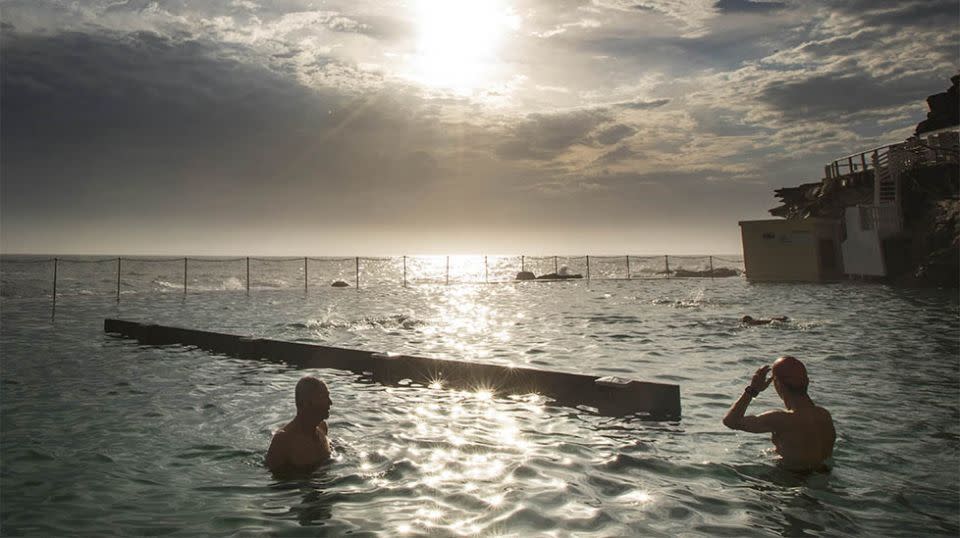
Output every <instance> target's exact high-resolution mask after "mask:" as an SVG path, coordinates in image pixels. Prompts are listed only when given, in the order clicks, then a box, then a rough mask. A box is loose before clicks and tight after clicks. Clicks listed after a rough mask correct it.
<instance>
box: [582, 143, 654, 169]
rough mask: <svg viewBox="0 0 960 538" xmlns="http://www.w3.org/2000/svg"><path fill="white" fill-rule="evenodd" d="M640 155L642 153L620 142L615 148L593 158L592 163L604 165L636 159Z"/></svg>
mask: <svg viewBox="0 0 960 538" xmlns="http://www.w3.org/2000/svg"><path fill="white" fill-rule="evenodd" d="M642 156H643V153H641V152H638V151H634V150H632V149H630V147H629V146H627V145H626V144H621V145H619V146H617V147H616V149H613V150H611V151H608V152H606V153H604V154H603V155H601V156H600V157H597V159H596V160H594V161H593V163H594V164H596V165H600V166H605V165H611V164H616V163H619V162H622V161H626V160H632V159H636V158H638V157H642Z"/></svg>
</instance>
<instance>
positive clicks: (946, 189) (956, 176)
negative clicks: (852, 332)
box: [770, 76, 960, 288]
mask: <svg viewBox="0 0 960 538" xmlns="http://www.w3.org/2000/svg"><path fill="white" fill-rule="evenodd" d="M950 80H951V82H952V83H953V85H952V86H951V87H950V89H948V90H947V91H946V92H943V93H938V94H935V95H931V96H930V97H928V98H927V104H928V106H929V107H930V112H929V113H928V114H927V119H926V120H924V121H922V122H920V124H919V125H917V129H916V133H917V134H918V135H920V136H923V135H924V134H925V133H929V132H931V131H935V130H938V129H943V128H945V127H951V126H956V125H958V124H960V112H958V106H960V97H958V82H960V76H954V77H952V78H951V79H950ZM917 147H918V148H922V147H923V145H922V144H921V145H919V146H917ZM958 149H960V148H958V147H957V145H956V142H954V143H953V144H952V147H949V148H946V149H941V151H940V156H941V158H940V159H939V162H935V163H930V162H922V163H917V164H915V165H913V166H911V167H910V168H909V169H908V170H906V171H905V172H904V173H903V175H901V177H900V187H901V204H902V205H901V207H902V212H903V223H904V233H903V234H902V235H901V236H900V237H896V238H893V239H891V240H888V241H887V242H885V248H886V250H887V252H888V260H890V256H894V257H896V258H897V259H895V260H891V261H893V262H895V263H889V262H888V270H889V271H890V272H891V275H890V277H889V279H888V280H889V281H890V282H891V283H894V284H899V285H905V286H939V287H953V288H956V287H960V170H958V165H957V153H958ZM944 156H946V160H947V162H943V161H944V158H943V157H944ZM873 189H874V177H873V170H872V169H871V170H866V171H859V172H854V173H852V174H847V175H845V176H842V177H839V178H825V179H823V180H821V181H819V182H817V183H806V184H803V185H799V186H797V187H785V188H782V189H777V190H776V191H774V192H775V194H776V196H777V198H779V199H780V200H781V202H782V205H780V206H779V207H776V208H774V209H771V210H770V213H771V214H772V215H774V216H777V217H783V218H788V219H805V218H809V217H826V218H838V219H839V218H842V217H843V212H844V208H846V207H850V206H856V205H858V204H872V203H873Z"/></svg>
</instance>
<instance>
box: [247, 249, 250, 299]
mask: <svg viewBox="0 0 960 538" xmlns="http://www.w3.org/2000/svg"><path fill="white" fill-rule="evenodd" d="M247 295H250V256H247Z"/></svg>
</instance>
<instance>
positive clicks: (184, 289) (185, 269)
mask: <svg viewBox="0 0 960 538" xmlns="http://www.w3.org/2000/svg"><path fill="white" fill-rule="evenodd" d="M183 296H184V297H186V296H187V258H183Z"/></svg>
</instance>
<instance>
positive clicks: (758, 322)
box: [740, 316, 790, 325]
mask: <svg viewBox="0 0 960 538" xmlns="http://www.w3.org/2000/svg"><path fill="white" fill-rule="evenodd" d="M774 321H779V322H780V323H786V322H788V321H790V318H788V317H787V316H774V317H772V318H770V319H756V318H753V317H750V316H743V317H742V318H740V323H743V324H745V325H769V324H771V323H773V322H774Z"/></svg>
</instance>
